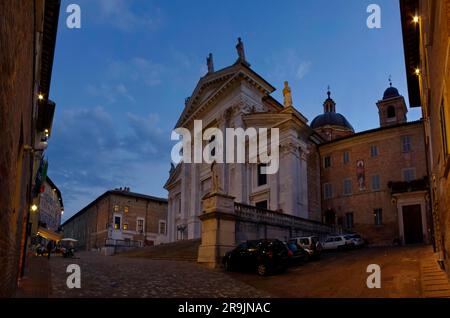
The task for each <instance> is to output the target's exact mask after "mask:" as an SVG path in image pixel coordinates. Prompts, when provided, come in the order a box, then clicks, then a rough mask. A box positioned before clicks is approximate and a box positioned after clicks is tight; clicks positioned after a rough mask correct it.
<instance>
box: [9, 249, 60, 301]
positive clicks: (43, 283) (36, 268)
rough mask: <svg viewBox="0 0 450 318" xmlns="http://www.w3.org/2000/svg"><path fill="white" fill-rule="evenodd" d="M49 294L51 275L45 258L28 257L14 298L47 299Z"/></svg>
mask: <svg viewBox="0 0 450 318" xmlns="http://www.w3.org/2000/svg"><path fill="white" fill-rule="evenodd" d="M50 293H51V275H50V266H49V260H48V259H47V257H42V256H41V257H39V256H29V257H28V259H27V263H26V269H25V275H24V277H22V278H21V279H20V281H19V288H18V289H17V291H16V295H15V297H16V298H48V297H49V295H50Z"/></svg>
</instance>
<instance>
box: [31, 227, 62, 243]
mask: <svg viewBox="0 0 450 318" xmlns="http://www.w3.org/2000/svg"><path fill="white" fill-rule="evenodd" d="M37 235H39V236H42V237H43V238H46V239H48V240H52V241H59V240H61V239H62V237H63V236H62V234H60V233H56V232H53V231H51V230H49V229H44V228H43V227H39V228H38V232H37Z"/></svg>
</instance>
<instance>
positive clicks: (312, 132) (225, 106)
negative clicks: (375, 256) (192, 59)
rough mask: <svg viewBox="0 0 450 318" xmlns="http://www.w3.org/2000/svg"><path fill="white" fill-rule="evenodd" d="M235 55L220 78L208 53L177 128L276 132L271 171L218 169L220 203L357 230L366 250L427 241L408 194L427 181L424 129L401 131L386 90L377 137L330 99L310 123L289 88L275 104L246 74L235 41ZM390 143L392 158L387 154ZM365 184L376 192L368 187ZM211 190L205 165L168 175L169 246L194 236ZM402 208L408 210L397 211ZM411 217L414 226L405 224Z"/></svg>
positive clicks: (242, 166)
mask: <svg viewBox="0 0 450 318" xmlns="http://www.w3.org/2000/svg"><path fill="white" fill-rule="evenodd" d="M236 49H237V52H238V58H237V60H236V62H235V63H234V64H232V65H230V66H228V67H225V68H223V69H221V70H218V71H215V70H214V64H213V60H212V55H211V54H210V56H209V57H208V58H207V64H208V73H207V74H206V75H205V76H203V77H202V78H201V79H200V80H199V82H198V83H197V85H196V87H195V89H194V91H193V93H192V95H191V96H190V97H189V98H187V99H186V100H185V105H184V109H183V111H182V113H181V115H180V117H179V120H178V122H177V124H176V126H175V128H180V127H182V128H186V129H188V130H189V131H191V132H192V133H194V121H196V120H202V127H203V130H206V129H207V128H211V127H217V128H219V129H220V130H221V131H225V129H226V128H242V129H244V130H245V129H247V128H250V127H253V128H256V129H258V128H268V129H270V128H278V129H279V145H276V146H277V147H279V148H278V149H279V169H278V172H276V173H275V174H264V173H262V169H261V168H262V167H263V166H264V164H263V163H261V162H259V161H258V162H256V163H255V162H253V163H251V162H247V161H246V162H245V163H217V172H216V173H217V175H218V177H217V180H218V181H217V182H218V183H219V184H218V185H217V187H218V188H219V189H220V192H221V193H222V194H223V195H227V196H230V197H233V198H234V201H235V202H237V203H240V204H246V205H251V206H256V207H257V208H259V209H262V210H271V211H277V212H281V213H285V214H288V215H292V216H296V217H299V218H303V219H308V220H313V221H319V222H323V223H326V224H330V225H334V226H336V229H338V228H339V229H342V230H344V231H349V232H355V231H356V232H358V233H360V234H362V235H363V236H364V237H366V238H367V239H368V241H369V242H372V243H374V244H388V243H391V242H393V241H396V242H400V243H408V242H410V241H411V242H412V241H418V238H411V235H409V234H408V235H409V236H408V237H407V238H406V239H405V233H409V232H411V231H413V232H414V231H417V229H418V228H419V227H420V229H421V232H422V236H421V237H422V240H428V237H429V229H428V225H427V224H428V221H427V211H428V210H427V209H428V208H427V190H426V189H427V187H426V185H424V186H423V189H422V188H420V191H419V190H418V191H419V192H417V191H415V190H417V189H416V188H417V187H420V186H422V184H420V180H421V179H420V178H421V177H422V176H426V175H427V171H426V164H425V161H424V158H425V150H424V144H423V134H422V122H421V121H418V122H413V123H407V122H406V112H407V108H406V105H405V102H404V100H403V97H402V96H400V94H398V91H397V90H396V89H395V88H394V87H389V88H388V89H387V90H386V92H385V94H384V96H383V99H381V100H380V101H379V102H378V103H377V106H378V109H379V113H380V125H381V126H380V128H377V129H374V130H370V131H366V132H359V133H355V131H354V129H353V127H352V125H351V124H350V123H349V122H348V121H347V119H346V118H345V117H344V116H343V115H342V114H339V113H337V112H336V103H335V102H334V100H333V99H332V98H331V92H330V91H328V93H327V94H328V98H327V99H326V100H325V102H324V104H323V107H324V113H323V114H321V115H318V116H317V117H316V118H315V119H314V120H313V121H312V122H311V124H308V120H307V119H306V118H305V117H304V116H303V115H302V114H301V113H300V112H299V111H298V110H297V108H296V107H294V105H293V102H292V97H291V94H290V87H289V85H288V83H287V82H285V87H284V89H283V95H284V102H283V103H280V102H278V101H277V100H275V99H274V98H273V97H272V96H271V93H273V92H274V91H275V88H274V87H273V86H272V85H271V84H270V83H268V82H267V81H266V80H265V79H264V78H262V77H261V76H260V75H259V74H257V73H256V72H255V71H254V70H252V69H251V67H250V64H249V63H248V61H247V60H246V58H245V53H244V47H243V43H242V41H241V40H240V39H239V41H238V44H237V46H236ZM223 135H224V136H225V135H226V134H225V133H224V134H223ZM394 140H396V141H395V142H398V149H400V150H399V151H394V146H393V145H391V146H388V144H389V142H391V143H395V142H394ZM211 142H212V140H204V141H203V143H204V144H208V143H211ZM224 143H225V142H224ZM271 146H275V145H271ZM372 146H373V147H375V146H377V147H378V148H377V151H378V153H377V156H376V158H375V159H373V160H371V159H369V158H368V156H369V157H370V156H371V154H372V155H373V153H372V151H376V150H374V149H375V148H373V147H372ZM402 147H403V148H402ZM366 148H367V149H366ZM269 149H270V146H269ZM406 150H408V151H406ZM191 151H192V152H193V151H194V149H191ZM246 151H248V143H247V149H246ZM246 158H247V159H248V157H246ZM370 158H373V157H370ZM376 175H378V177H375V176H376ZM371 178H373V180H372V179H371ZM377 178H378V179H377ZM371 180H372V181H373V182H375V183H376V182H378V184H379V186H378V187H375V188H372V187H371V186H370V182H371ZM416 180H419V181H416ZM413 181H414V182H416V183H414V182H413ZM411 182H413V185H415V186H416V187H415V188H414V189H413V190H414V191H411V184H410V183H411ZM213 183H214V180H213V171H212V170H211V164H208V163H185V162H180V163H178V164H177V165H176V166H173V167H172V169H171V171H170V175H169V179H168V180H167V182H166V184H165V186H164V187H165V189H167V190H168V192H169V195H168V200H169V201H168V203H169V205H168V228H167V230H168V239H169V241H175V240H181V239H195V238H200V237H201V235H202V232H201V221H200V219H199V215H200V214H201V213H202V212H201V211H202V198H203V197H204V196H205V195H207V194H209V193H211V192H212V188H213ZM403 188H405V189H406V190H405V192H407V193H409V194H408V195H407V196H404V195H403ZM412 192H413V194H411V193H412ZM416 192H417V193H416ZM410 203H411V204H410ZM409 205H411V206H414V207H412V208H409V207H408V208H407V209H406V210H404V209H403V206H409ZM418 206H420V208H418ZM417 209H419V212H417ZM380 211H381V212H380ZM410 211H413V212H410ZM410 215H414V221H411V222H409V221H408V216H410ZM405 217H406V219H405ZM419 218H420V222H419ZM405 220H406V221H405ZM408 222H409V223H408ZM417 222H419V223H417ZM410 223H411V224H413V225H411V226H409V225H408V224H410ZM416 223H417V224H416Z"/></svg>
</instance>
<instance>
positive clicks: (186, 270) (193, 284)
mask: <svg viewBox="0 0 450 318" xmlns="http://www.w3.org/2000/svg"><path fill="white" fill-rule="evenodd" d="M77 256H79V259H64V258H62V257H60V258H53V259H52V260H51V261H50V266H51V273H52V294H51V297H102V298H105V297H106V298H112V297H137V298H140V297H151V298H158V297H168V298H174V297H175V298H180V297H186V298H199V297H201V298H216V297H220V298H222V297H223V298H229V297H237V298H255V297H258V298H259V297H270V294H269V293H267V292H263V291H258V290H257V289H255V288H253V287H251V286H249V285H247V284H245V283H242V282H240V281H237V280H235V279H233V278H231V277H229V276H228V275H226V274H225V273H222V272H221V271H220V270H212V269H209V268H206V267H203V266H201V265H198V264H197V263H192V262H181V261H168V260H151V259H144V258H131V257H123V256H102V255H99V254H97V253H94V252H83V253H79V254H78V255H77ZM69 264H77V265H79V266H80V268H81V288H80V289H69V288H68V287H67V286H66V280H67V277H68V275H69V274H67V273H66V268H67V266H68V265H69Z"/></svg>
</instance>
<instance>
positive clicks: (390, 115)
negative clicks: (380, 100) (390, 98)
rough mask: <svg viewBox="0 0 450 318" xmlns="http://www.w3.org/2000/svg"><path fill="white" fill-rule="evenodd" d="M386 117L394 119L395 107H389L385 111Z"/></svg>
mask: <svg viewBox="0 0 450 318" xmlns="http://www.w3.org/2000/svg"><path fill="white" fill-rule="evenodd" d="M387 117H388V118H394V117H395V107H394V106H392V105H391V106H389V107H388V109H387Z"/></svg>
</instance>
